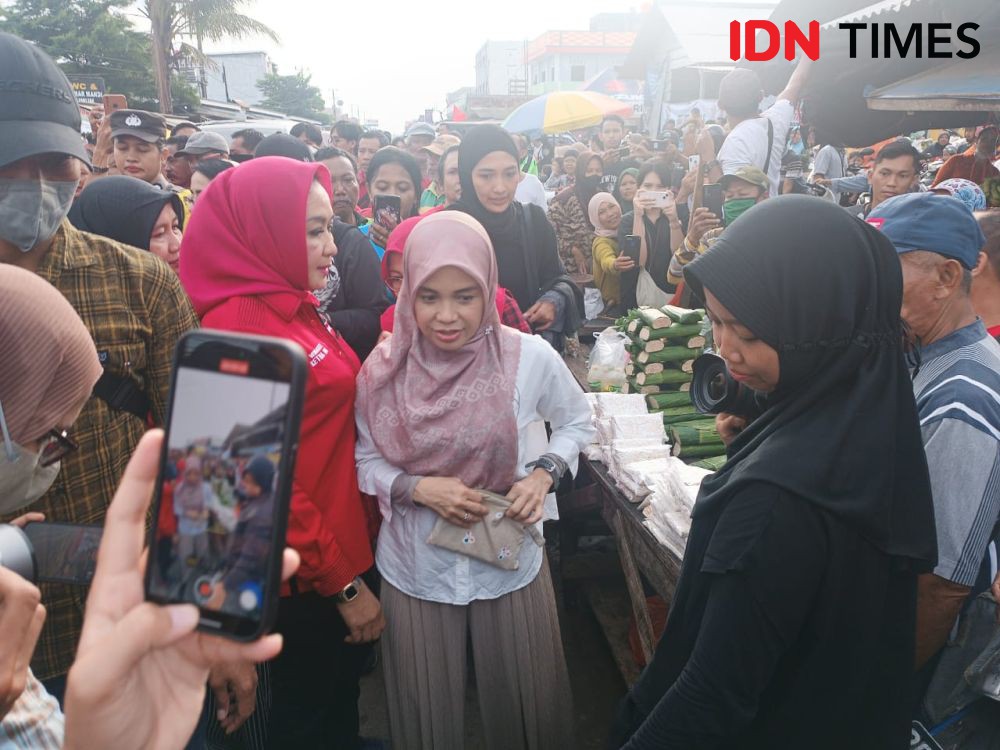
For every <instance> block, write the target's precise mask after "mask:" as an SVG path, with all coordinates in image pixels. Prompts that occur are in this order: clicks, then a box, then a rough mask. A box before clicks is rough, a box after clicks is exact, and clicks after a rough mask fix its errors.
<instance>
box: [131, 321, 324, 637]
mask: <svg viewBox="0 0 1000 750" xmlns="http://www.w3.org/2000/svg"><path fill="white" fill-rule="evenodd" d="M305 368H306V363H305V356H304V354H303V352H302V350H301V348H299V347H298V346H296V345H294V344H291V343H289V342H286V341H284V340H282V339H273V338H267V337H263V336H246V335H237V334H230V333H221V332H218V331H207V330H202V331H192V332H191V333H188V334H187V335H185V336H184V337H183V338H181V340H180V341H179V342H178V344H177V350H176V352H175V359H174V378H173V382H172V385H171V393H170V406H169V410H168V421H167V437H166V441H165V444H164V448H163V455H162V458H161V474H160V480H159V482H158V484H157V490H158V497H157V504H156V509H155V512H154V514H153V517H154V518H156V519H157V522H156V524H155V526H154V527H153V529H152V532H151V536H150V544H149V547H150V550H151V551H152V552H151V554H150V564H149V566H148V568H147V571H146V597H147V599H149V600H150V601H153V602H156V603H158V604H181V603H185V604H194V605H195V606H197V607H199V609H200V623H199V627H200V628H201V629H202V630H206V631H208V632H211V633H215V634H218V635H223V636H225V637H228V638H233V639H236V640H250V639H253V638H257V637H258V636H260V635H261V634H262V633H265V632H267V630H268V629H269V628H270V625H271V623H272V622H273V619H274V617H275V615H276V612H277V603H278V586H279V583H280V581H279V575H280V569H281V551H282V549H283V548H284V546H285V525H286V522H287V518H288V508H289V503H290V499H291V482H292V473H293V471H294V465H295V451H296V447H297V444H298V435H299V420H300V416H301V411H302V401H303V394H304V389H305Z"/></svg>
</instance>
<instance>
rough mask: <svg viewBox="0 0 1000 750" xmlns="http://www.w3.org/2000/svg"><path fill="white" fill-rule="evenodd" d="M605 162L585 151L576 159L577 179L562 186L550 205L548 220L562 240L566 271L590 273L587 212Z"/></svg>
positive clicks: (561, 254)
mask: <svg viewBox="0 0 1000 750" xmlns="http://www.w3.org/2000/svg"><path fill="white" fill-rule="evenodd" d="M603 174H604V162H603V161H602V159H601V157H600V156H598V155H597V154H592V153H590V152H586V153H583V154H581V155H580V158H579V159H577V162H576V181H575V183H574V184H573V185H572V186H571V187H568V188H565V189H564V190H562V191H561V192H560V193H559V194H558V195H557V196H556V197H555V198H553V199H552V204H551V206H550V208H549V221H550V222H552V228H553V229H555V230H556V239H558V241H559V258H560V259H561V260H562V262H563V267H564V268H565V269H566V272H567V273H590V266H591V262H592V261H591V258H592V256H591V246H592V245H593V243H594V227H593V225H592V224H591V223H590V218H589V216H588V215H587V207H588V206H589V205H590V199H591V198H593V197H594V195H596V194H597V191H598V190H599V189H600V183H601V177H602V175H603Z"/></svg>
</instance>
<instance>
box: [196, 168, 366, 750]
mask: <svg viewBox="0 0 1000 750" xmlns="http://www.w3.org/2000/svg"><path fill="white" fill-rule="evenodd" d="M332 193H333V190H332V185H331V183H330V173H329V171H328V170H327V168H326V167H324V166H323V165H322V164H310V163H303V162H297V161H293V160H291V159H286V158H283V157H263V158H261V157H256V158H255V159H253V161H249V162H247V163H245V164H241V165H240V166H239V167H238V168H236V169H231V170H229V171H227V172H223V173H222V174H221V175H219V176H218V177H217V178H216V184H215V185H213V187H212V189H210V190H207V191H206V192H205V193H204V194H203V195H202V196H201V198H200V199H199V202H198V210H197V211H196V212H195V213H194V215H193V216H192V218H191V224H190V226H189V227H188V230H187V234H186V236H185V238H184V252H183V253H182V254H181V268H180V277H181V279H182V280H183V281H184V285H185V288H186V289H187V290H188V292H189V294H190V295H191V299H192V301H193V303H194V305H195V309H196V310H197V311H198V313H199V314H200V315H201V317H202V322H203V323H204V325H205V326H207V327H210V328H217V329H220V330H226V331H237V332H243V333H256V334H263V335H269V336H280V337H282V338H285V339H289V340H291V341H293V342H295V343H296V344H298V345H299V346H301V347H302V348H303V349H304V350H305V352H306V354H307V355H308V359H309V367H308V377H307V382H306V395H305V403H306V406H305V409H304V411H303V414H302V427H301V431H300V433H301V434H300V443H299V458H298V461H297V462H296V465H295V478H294V488H293V491H292V498H291V509H290V511H289V517H288V531H287V538H288V543H289V545H290V546H291V547H293V548H295V549H296V550H298V551H299V552H300V554H301V557H302V567H301V568H300V570H299V572H298V574H297V575H296V577H295V580H294V582H293V584H292V585H289V586H284V587H283V588H282V591H281V599H280V603H279V605H278V615H277V621H276V626H275V629H276V631H277V632H279V633H281V634H282V635H284V639H285V640H284V643H285V648H284V651H283V652H282V654H281V656H280V657H279V658H278V659H276V660H275V661H274V662H273V663H272V664H271V692H272V707H271V717H272V719H271V721H270V723H269V728H268V729H269V733H270V739H269V742H270V745H269V746H271V747H281V748H284V747H288V748H299V747H302V748H307V747H308V748H313V747H338V748H341V747H342V748H354V747H357V745H358V742H359V738H358V729H359V724H360V716H359V714H358V706H357V700H358V692H359V687H358V681H359V680H360V676H361V669H362V666H363V665H364V663H365V661H366V659H367V657H368V654H369V652H370V650H371V646H370V645H369V644H370V643H371V642H372V641H374V640H376V639H377V638H378V637H379V634H380V633H381V631H382V629H383V627H384V625H385V621H384V619H383V617H382V609H381V606H380V604H379V601H378V599H377V598H376V595H375V594H374V593H373V592H372V589H371V588H369V584H368V583H367V582H366V581H365V580H364V579H363V578H362V576H364V577H365V578H367V579H368V580H371V576H370V574H369V571H370V569H371V568H372V567H373V562H374V560H373V556H372V544H371V538H370V536H369V526H368V521H367V517H366V508H365V506H364V505H363V504H362V499H361V495H360V493H359V492H358V485H357V473H356V471H355V465H354V442H355V433H354V394H355V377H356V375H357V373H358V370H359V369H360V366H361V363H360V361H359V360H358V358H357V356H355V354H354V352H353V351H351V348H350V347H349V346H348V345H347V343H346V342H345V340H344V339H343V338H342V337H341V336H340V334H339V333H337V331H336V330H335V329H334V328H332V327H330V325H329V324H327V323H326V322H325V320H324V319H323V318H322V317H321V315H320V313H319V311H318V310H317V309H316V299H315V297H314V296H313V294H312V290H313V289H317V288H321V287H323V286H324V285H325V284H326V279H327V275H328V274H329V271H330V266H331V263H332V261H333V257H334V256H335V255H336V253H337V246H336V244H335V242H334V238H333V234H332V232H331V223H332V221H333V216H334V213H333V205H332V201H331V198H332Z"/></svg>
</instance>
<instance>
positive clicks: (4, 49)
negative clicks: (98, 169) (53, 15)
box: [0, 33, 90, 166]
mask: <svg viewBox="0 0 1000 750" xmlns="http://www.w3.org/2000/svg"><path fill="white" fill-rule="evenodd" d="M47 153H56V154H67V155H69V156H75V157H76V158H78V159H80V160H81V161H84V162H86V163H87V164H89V163H90V159H89V158H88V157H87V152H86V150H85V149H84V147H83V138H82V137H81V135H80V107H79V106H78V105H77V103H76V97H75V96H74V95H73V87H72V86H71V85H70V83H69V79H68V78H66V76H65V74H64V73H63V72H62V71H61V70H60V69H59V67H58V66H57V65H56V64H55V62H53V61H52V59H51V58H50V57H49V56H48V55H46V54H45V53H44V52H42V51H41V50H40V49H38V48H37V47H36V46H35V45H33V44H29V43H28V42H26V41H24V40H23V39H19V38H18V37H16V36H14V35H13V34H5V33H0V166H4V165H6V164H12V163H13V162H15V161H18V160H20V159H24V158H26V157H28V156H36V155H38V154H47Z"/></svg>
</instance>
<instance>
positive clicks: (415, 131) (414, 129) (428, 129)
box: [404, 122, 437, 138]
mask: <svg viewBox="0 0 1000 750" xmlns="http://www.w3.org/2000/svg"><path fill="white" fill-rule="evenodd" d="M415 135H427V136H430V137H431V138H433V137H434V136H436V135H437V131H435V130H434V127H433V126H432V125H431V124H430V123H427V122H415V123H413V124H412V125H411V126H410V127H409V128H407V130H406V135H405V136H404V138H412V137H413V136H415Z"/></svg>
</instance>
